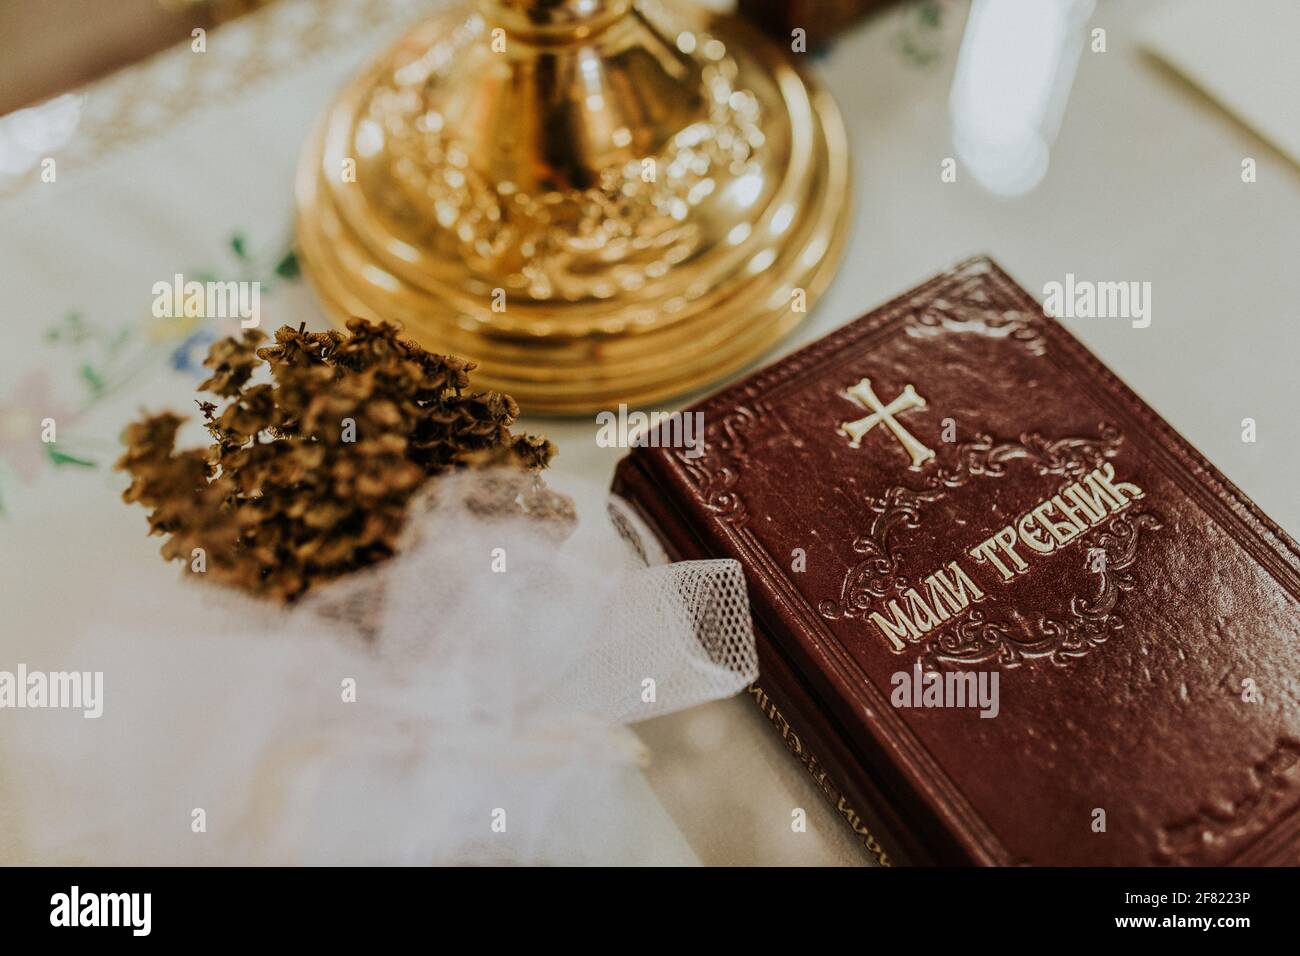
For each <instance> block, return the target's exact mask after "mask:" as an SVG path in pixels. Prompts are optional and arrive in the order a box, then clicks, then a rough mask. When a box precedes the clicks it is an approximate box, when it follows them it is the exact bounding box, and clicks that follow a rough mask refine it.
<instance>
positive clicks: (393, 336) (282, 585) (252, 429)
mask: <svg viewBox="0 0 1300 956" xmlns="http://www.w3.org/2000/svg"><path fill="white" fill-rule="evenodd" d="M348 331H349V332H350V333H351V334H349V335H343V334H342V333H340V332H336V331H329V332H307V331H304V329H303V328H297V329H294V328H290V327H289V326H284V327H282V328H281V329H280V330H279V331H278V332H276V334H275V344H274V345H272V346H268V347H265V348H259V345H260V343H261V342H262V341H263V340H264V339H265V336H264V335H263V334H262V333H261V332H258V331H256V330H253V329H249V330H246V331H245V332H244V334H243V337H242V338H228V339H223V340H221V341H218V342H216V343H214V344H213V345H212V348H211V350H210V352H209V354H208V358H207V360H206V362H205V363H204V364H205V365H206V366H207V367H208V368H210V369H211V370H212V374H211V376H210V377H209V378H208V380H207V381H205V382H203V383H202V384H201V385H200V386H199V388H200V389H201V390H203V391H207V392H211V393H213V394H214V395H216V396H218V397H219V398H220V399H223V400H225V402H224V407H223V406H219V405H218V404H216V403H214V402H209V401H201V402H199V403H198V405H199V408H200V409H201V410H202V412H203V416H204V418H205V419H206V420H207V424H206V427H207V430H208V432H209V433H210V434H211V435H212V438H213V444H212V445H211V446H210V447H209V448H207V449H188V450H183V451H178V450H176V449H175V447H174V446H175V441H176V431H177V429H178V428H179V427H180V425H181V424H182V418H181V417H180V416H179V415H175V414H172V413H169V412H168V413H163V414H160V415H154V416H151V417H148V418H146V419H144V420H143V421H139V422H136V423H134V424H132V425H130V426H128V427H127V429H126V432H125V433H124V435H123V441H124V442H125V444H126V446H127V451H126V454H125V455H123V456H122V458H121V460H120V461H119V462H118V463H117V467H118V468H119V469H121V470H124V471H126V472H128V473H129V474H130V475H131V477H132V479H133V480H132V482H131V485H130V487H129V488H127V490H126V491H125V492H124V494H123V498H124V499H125V500H126V501H127V502H140V503H141V504H143V505H145V506H146V507H148V508H151V509H152V511H151V512H150V514H149V527H150V533H151V534H162V535H167V536H168V537H167V541H166V543H165V544H164V545H163V547H162V554H163V557H165V558H168V559H176V560H183V561H193V560H195V556H196V554H198V553H201V555H202V559H203V561H204V563H205V565H206V573H207V574H208V575H209V576H210V577H212V578H213V579H215V580H217V581H220V582H223V583H226V584H232V585H235V586H237V587H239V588H242V589H244V590H247V591H251V592H254V593H256V594H260V595H264V596H270V597H275V598H278V599H280V600H283V601H293V600H295V599H297V598H298V597H300V596H301V595H302V594H304V593H305V592H306V591H307V590H308V589H309V588H312V587H315V586H317V585H319V584H322V583H324V582H327V581H329V580H332V579H334V578H337V577H339V576H340V575H344V574H347V573H349V572H351V571H355V570H358V569H360V568H364V567H367V566H369V565H373V564H375V563H376V562H378V561H382V560H384V559H385V558H387V557H389V556H391V555H392V554H393V553H394V551H395V547H396V544H397V541H398V537H399V533H400V531H401V529H402V525H403V522H404V519H405V516H406V508H407V503H408V501H409V500H410V499H411V496H412V495H413V494H414V493H415V492H416V491H417V490H418V489H419V488H420V487H421V486H422V485H423V484H424V483H425V482H426V481H427V480H428V479H429V478H430V477H432V476H434V475H437V474H439V473H441V472H444V471H447V470H448V469H451V468H458V467H480V466H485V465H492V466H501V465H507V466H512V467H513V468H515V469H517V470H519V471H522V472H536V471H537V470H539V469H541V468H544V467H545V466H546V465H547V463H548V462H549V461H550V459H551V457H552V456H553V455H554V454H555V446H554V445H552V444H551V443H550V442H549V441H547V440H546V439H544V438H537V437H534V436H530V435H514V434H511V432H510V425H512V424H513V423H514V421H515V419H516V418H517V417H518V415H519V407H518V406H517V405H516V404H515V402H514V400H513V399H512V398H510V397H509V396H508V395H502V394H500V393H498V392H472V391H469V372H470V371H472V370H473V369H474V367H475V366H474V363H473V362H468V361H465V360H463V359H458V358H454V357H452V356H445V355H434V354H432V353H430V352H427V351H425V350H424V349H423V348H421V347H420V346H419V345H417V344H416V343H414V342H412V341H410V340H408V339H403V338H400V337H399V335H398V331H397V329H396V328H395V327H394V326H392V325H389V324H388V323H378V324H375V323H371V322H367V321H365V320H364V319H353V320H352V321H350V322H349V323H348ZM263 364H265V366H267V367H268V371H269V379H270V380H269V381H268V382H261V383H258V384H251V383H252V382H253V379H254V376H255V373H256V372H257V371H258V370H259V368H261V367H262V366H263ZM544 494H545V495H546V496H551V497H549V498H548V500H551V501H552V503H554V502H558V501H563V496H555V495H553V493H549V492H545V493H544ZM497 497H498V498H500V496H499V495H498V496H497ZM495 504H496V507H498V508H500V507H519V508H521V509H523V508H524V507H525V501H524V498H523V497H522V496H519V497H517V499H512V500H510V501H497V502H496V503H495ZM557 508H558V510H559V511H564V510H565V507H564V505H563V504H559V505H557ZM570 514H571V512H570ZM195 549H202V551H201V552H196V550H195Z"/></svg>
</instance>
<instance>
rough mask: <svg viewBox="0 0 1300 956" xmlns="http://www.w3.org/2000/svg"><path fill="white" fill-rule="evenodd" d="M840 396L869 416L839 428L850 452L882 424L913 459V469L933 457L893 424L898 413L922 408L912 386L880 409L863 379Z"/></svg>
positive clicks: (919, 397)
mask: <svg viewBox="0 0 1300 956" xmlns="http://www.w3.org/2000/svg"><path fill="white" fill-rule="evenodd" d="M843 395H844V397H845V398H847V399H848V400H849V401H851V402H853V403H854V404H856V405H861V406H862V407H863V408H865V409H867V410H868V411H870V412H871V414H870V415H868V416H867V417H866V418H859V419H858V420H857V421H855V422H844V423H843V424H842V425H840V434H842V435H847V436H848V438H849V447H850V448H857V447H858V446H859V445H860V444H861V443H862V436H863V435H865V434H866V433H867V432H869V431H871V429H873V428H875V427H876V426H877V425H879V424H880V423H881V422H884V423H885V427H886V428H888V429H889V430H890V431H891V432H893V433H894V437H895V438H897V439H898V441H899V444H901V445H902V446H903V448H905V449H906V450H907V453H908V454H909V455H911V456H912V467H913V468H919V467H921V466H922V465H923V464H925V463H926V462H927V461H929V460H930V459H931V458H933V457H934V452H933V451H931V450H930V449H929V448H926V447H925V446H924V445H922V444H921V443H920V442H919V441H917V440H916V438H915V437H914V436H913V435H912V433H911V432H909V431H908V430H907V429H906V428H904V427H903V426H902V425H900V424H898V422H897V421H895V420H894V416H895V415H897V414H899V413H900V412H905V411H908V410H909V409H912V408H925V399H924V398H922V397H921V396H920V395H918V394H916V389H914V388H913V387H912V386H911V385H907V386H904V388H903V391H902V393H900V394H899V396H898V397H897V398H896V399H894V400H893V401H892V402H890V403H889V405H888V406H886V405H882V404H881V402H880V399H878V398H876V393H875V392H873V391H872V390H871V379H869V378H864V379H862V380H861V381H860V382H858V384H856V385H854V386H853V387H852V388H849V389H846V390H845V391H844V392H843Z"/></svg>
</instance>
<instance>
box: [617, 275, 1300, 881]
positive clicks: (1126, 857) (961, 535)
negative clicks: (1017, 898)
mask: <svg viewBox="0 0 1300 956" xmlns="http://www.w3.org/2000/svg"><path fill="white" fill-rule="evenodd" d="M1135 334H1140V333H1135ZM690 411H691V412H699V413H701V414H702V415H703V425H704V434H705V447H704V449H703V453H702V454H701V453H700V449H699V448H698V447H697V448H670V447H638V448H636V449H634V450H633V451H632V453H631V454H630V455H629V456H628V457H627V458H626V459H624V460H623V461H622V462H621V463H620V465H619V468H618V471H617V475H616V478H615V490H616V492H617V493H619V494H620V495H622V496H623V497H624V498H625V499H627V501H628V502H629V503H630V504H631V505H632V507H633V509H634V511H636V512H637V513H638V515H639V516H640V517H641V518H642V519H643V520H644V521H645V522H646V523H647V525H648V526H649V527H650V529H651V530H652V531H653V532H654V533H655V534H656V535H657V536H658V537H659V538H660V540H661V541H662V542H663V544H664V545H665V549H666V550H667V551H668V553H669V554H670V555H672V556H673V557H676V558H699V557H732V558H735V559H737V560H738V561H740V562H741V564H742V566H743V567H744V569H745V572H746V577H747V581H748V585H749V597H750V603H751V608H752V613H753V617H754V622H755V625H756V630H757V631H758V633H759V641H760V671H761V672H760V676H759V679H758V681H757V683H756V684H755V686H754V687H753V688H751V691H750V693H751V696H752V697H753V698H754V700H755V701H756V703H758V704H759V706H760V707H762V708H763V710H764V712H765V713H767V714H768V716H769V717H770V718H771V719H772V721H773V723H774V724H775V725H776V727H777V729H778V730H779V732H780V733H781V734H782V736H783V737H784V739H785V740H786V743H787V744H788V745H789V747H790V749H791V750H792V751H793V752H794V754H795V756H796V757H797V758H798V759H800V760H801V761H802V762H803V763H804V765H805V766H806V767H807V768H808V769H809V772H810V773H812V774H813V776H814V778H815V779H816V781H817V783H818V785H819V787H820V788H821V789H822V790H823V792H825V793H826V795H827V796H828V797H829V799H830V800H831V801H832V803H833V804H834V805H835V806H836V808H837V809H838V810H839V812H840V813H841V815H843V816H844V818H845V820H846V821H847V822H848V823H849V824H850V825H851V826H853V828H854V829H855V830H856V831H857V832H858V834H859V835H860V836H861V838H862V840H863V842H864V843H865V844H866V845H867V846H868V848H869V849H871V850H872V852H874V853H876V854H877V856H880V857H882V858H883V859H884V861H885V862H912V863H962V864H1021V863H1025V864H1052V865H1054V864H1098V865H1110V864H1137V865H1143V864H1277V863H1290V864H1295V863H1300V702H1298V695H1300V552H1298V551H1297V546H1296V543H1295V542H1294V541H1292V540H1291V539H1290V538H1289V537H1288V536H1287V535H1286V534H1285V533H1283V532H1282V531H1281V530H1280V529H1279V528H1278V527H1277V526H1276V525H1274V524H1273V523H1272V522H1271V521H1270V520H1269V519H1268V518H1267V517H1266V516H1265V515H1263V514H1262V513H1261V512H1260V511H1259V509H1258V508H1257V507H1256V506H1255V505H1253V504H1252V503H1251V502H1250V501H1249V500H1248V499H1247V498H1246V497H1245V496H1244V495H1243V494H1242V493H1241V492H1240V491H1238V490H1237V489H1236V488H1235V487H1234V486H1233V485H1231V484H1230V483H1229V482H1228V481H1227V480H1226V479H1225V478H1224V477H1223V476H1222V475H1221V474H1220V473H1219V472H1218V471H1217V470H1216V469H1215V468H1214V467H1213V466H1212V465H1210V464H1209V463H1208V462H1207V461H1206V460H1205V459H1204V458H1202V457H1201V455H1200V454H1199V453H1197V451H1196V450H1195V449H1193V448H1192V447H1191V446H1190V445H1189V444H1188V443H1187V442H1186V441H1185V440H1184V439H1183V438H1181V437H1180V436H1179V435H1178V434H1177V433H1175V432H1174V430H1173V429H1172V428H1170V427H1169V425H1168V424H1166V423H1165V422H1164V421H1163V420H1162V419H1161V418H1160V417H1159V416H1158V415H1157V414H1156V413H1155V412H1154V411H1152V409H1151V408H1149V407H1148V406H1147V405H1146V404H1145V403H1143V402H1142V400H1141V399H1139V398H1138V397H1137V396H1136V395H1135V394H1133V392H1131V391H1130V390H1129V389H1128V388H1127V387H1125V385H1124V384H1123V383H1122V382H1120V381H1119V380H1118V379H1117V378H1116V377H1115V376H1114V375H1113V374H1112V373H1111V372H1109V371H1108V370H1107V369H1106V368H1105V367H1104V366H1102V364H1101V363H1100V362H1099V361H1098V360H1097V359H1096V358H1095V357H1094V356H1093V355H1091V354H1090V353H1089V352H1088V351H1087V350H1086V349H1085V348H1084V347H1083V346H1082V345H1081V344H1080V343H1079V342H1078V341H1076V340H1075V339H1074V338H1073V337H1071V336H1070V335H1069V333H1067V332H1066V331H1065V329H1064V328H1062V327H1061V326H1060V325H1059V324H1057V323H1056V322H1055V321H1054V320H1052V319H1050V318H1047V317H1045V316H1044V314H1043V310H1042V309H1041V307H1040V306H1039V305H1038V303H1037V302H1036V301H1035V300H1034V299H1033V298H1032V297H1031V296H1030V295H1029V294H1027V293H1026V292H1025V291H1024V290H1022V289H1021V288H1019V287H1018V286H1017V285H1016V284H1015V283H1014V282H1012V281H1011V280H1010V279H1009V278H1008V277H1007V276H1006V275H1005V274H1004V273H1003V272H1002V271H1001V270H999V269H998V268H997V266H995V265H994V264H993V263H992V262H990V261H989V260H987V259H976V260H972V261H969V262H966V263H963V264H962V265H960V266H959V267H957V268H956V269H954V270H953V271H951V272H948V273H945V274H943V275H940V276H938V277H936V278H934V279H932V280H931V281H929V282H927V283H926V284H925V285H923V286H921V287H920V288H918V289H915V290H913V291H912V292H909V293H907V294H906V295H904V296H902V297H901V298H898V299H896V300H894V301H893V302H890V303H888V304H887V305H885V306H883V307H881V308H880V309H877V310H876V311H874V312H872V313H871V314H869V315H867V316H865V317H863V318H861V319H859V320H857V321H855V322H853V323H850V324H849V325H847V326H845V327H844V328H842V329H840V330H838V331H836V332H835V333H833V334H832V335H830V336H828V337H826V338H824V339H822V340H820V341H818V342H816V343H814V344H813V345H811V346H809V347H807V348H805V349H803V350H802V351H799V352H797V353H795V354H793V355H791V356H790V357H788V358H785V359H783V360H781V361H779V362H777V363H776V364H774V365H772V366H769V367H768V368H766V369H763V370H762V371H759V372H757V373H756V374H754V375H752V376H750V377H749V378H747V379H745V380H743V381H741V382H740V383H739V384H737V385H735V386H733V387H730V388H728V389H726V390H725V391H723V392H721V393H719V394H718V395H716V396H714V397H712V398H710V399H708V400H707V401H705V402H703V403H702V404H700V405H697V406H695V407H694V408H693V409H691V410H690ZM680 432H681V429H678V433H679V434H680ZM656 434H658V433H651V439H650V440H649V442H648V444H653V441H654V436H655V435H656ZM667 437H668V438H671V437H672V435H671V432H670V433H669V434H668V436H667Z"/></svg>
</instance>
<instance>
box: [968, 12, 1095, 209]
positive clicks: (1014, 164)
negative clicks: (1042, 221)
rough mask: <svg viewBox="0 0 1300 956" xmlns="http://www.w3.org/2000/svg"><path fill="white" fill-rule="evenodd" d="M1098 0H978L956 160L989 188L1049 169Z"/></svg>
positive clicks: (1010, 187) (1022, 187)
mask: <svg viewBox="0 0 1300 956" xmlns="http://www.w3.org/2000/svg"><path fill="white" fill-rule="evenodd" d="M1093 7H1094V0H975V2H974V4H973V5H972V6H971V12H970V19H969V20H968V21H967V22H966V34H965V36H964V37H963V39H962V44H961V54H960V55H959V57H958V60H957V73H956V75H955V76H954V77H953V83H952V94H951V97H950V99H949V108H950V110H951V113H952V128H953V145H954V147H955V149H956V151H957V159H958V162H959V163H960V166H961V168H962V169H965V170H966V171H968V172H969V173H970V175H971V176H973V177H974V178H975V180H976V181H977V182H979V183H980V185H982V186H984V188H986V189H988V190H989V191H990V192H994V193H997V194H999V195H1004V196H1018V195H1022V194H1024V193H1027V192H1029V190H1031V189H1033V188H1034V187H1035V186H1037V185H1038V183H1039V182H1040V181H1041V180H1042V178H1043V176H1044V175H1046V173H1047V163H1048V156H1049V153H1050V151H1051V146H1052V142H1053V141H1054V140H1055V139H1056V132H1057V130H1058V129H1059V127H1060V124H1061V114H1062V112H1063V111H1064V109H1065V102H1066V100H1067V99H1068V98H1069V95H1070V85H1071V84H1072V83H1073V82H1074V70H1075V67H1076V66H1077V65H1078V62H1079V54H1080V52H1081V50H1082V47H1083V42H1084V28H1085V26H1086V25H1087V22H1088V18H1089V17H1090V16H1091V15H1092V11H1093Z"/></svg>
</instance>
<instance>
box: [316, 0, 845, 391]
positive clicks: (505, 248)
mask: <svg viewBox="0 0 1300 956" xmlns="http://www.w3.org/2000/svg"><path fill="white" fill-rule="evenodd" d="M793 59H794V57H793V56H791V55H789V54H786V53H785V51H783V50H781V49H780V48H778V47H777V46H775V45H774V44H773V43H772V42H771V41H769V40H767V39H766V38H765V37H763V36H761V35H760V34H759V33H757V31H754V30H752V29H751V28H749V27H748V26H747V25H745V24H744V23H743V22H741V21H739V20H737V19H735V18H730V17H718V16H716V15H711V14H708V13H707V12H705V11H701V10H697V9H694V8H690V7H683V6H680V5H678V4H676V3H669V2H660V0H636V2H633V0H480V2H479V3H478V4H477V6H476V7H474V8H471V9H467V10H463V11H459V12H455V13H448V14H444V15H441V16H438V17H435V18H433V19H431V20H429V21H427V22H425V23H423V24H421V25H420V26H418V27H416V28H415V29H414V30H412V31H411V32H410V33H408V34H407V35H406V36H405V37H403V38H402V39H401V41H399V42H398V43H397V44H396V45H395V46H394V47H393V48H392V49H390V50H389V51H388V52H386V53H385V54H383V56H381V57H380V58H379V59H378V60H377V61H376V62H375V63H374V64H373V65H372V66H371V67H370V68H369V69H367V70H366V71H365V72H363V73H362V74H361V75H360V76H359V77H357V78H356V79H355V80H354V81H353V82H352V83H350V85H349V86H348V87H347V88H346V89H345V90H344V91H343V92H342V94H341V95H340V96H339V98H338V99H337V100H336V101H335V103H334V104H333V105H332V106H331V107H330V108H329V110H328V111H327V113H326V115H325V116H324V118H323V120H322V121H321V123H320V125H319V127H318V129H317V131H316V133H315V134H314V135H313V137H312V138H311V139H310V140H309V142H308V143H307V145H306V148H305V150H304V153H303V158H302V162H301V166H300V169H299V174H298V184H297V189H298V248H299V251H300V253H301V256H302V258H303V263H304V266H305V268H306V271H307V274H308V275H309V277H310V278H311V280H312V282H313V283H314V285H315V288H316V290H317V291H318V293H319V295H320V297H321V299H322V301H323V302H324V304H325V306H326V308H327V309H328V311H329V312H330V314H331V315H332V316H333V317H334V318H335V319H336V320H339V321H342V320H344V319H346V318H347V317H349V316H362V317H364V318H368V319H372V320H373V319H388V320H390V321H398V322H400V323H401V324H402V325H403V326H404V327H405V328H406V330H407V332H408V333H409V334H410V335H411V336H412V337H413V338H415V339H417V340H418V341H419V342H420V343H421V344H422V345H424V346H426V347H427V348H430V349H433V350H435V351H439V352H450V353H454V354H457V355H461V356H464V357H467V358H472V359H474V360H476V361H478V362H479V363H480V364H481V369H480V373H478V374H477V375H476V378H477V379H478V380H479V381H481V382H483V383H484V384H485V385H487V386H489V387H492V388H496V389H500V390H502V391H506V392H509V393H510V394H511V395H513V396H515V397H516V398H517V399H518V400H519V401H520V403H521V404H522V405H523V407H524V408H525V409H526V410H528V411H534V412H550V413H566V414H577V413H588V412H591V411H594V410H598V409H602V408H610V407H614V406H617V404H618V403H620V402H627V403H629V404H632V405H636V404H645V403H649V402H653V401H655V400H658V399H662V398H665V397H667V396H670V395H674V394H679V393H682V392H686V391H689V390H691V389H694V388H697V387H700V386H703V385H705V384H707V383H709V382H711V381H714V380H716V379H718V378H720V377H722V376H724V375H727V374H729V373H731V372H734V371H736V370H738V369H739V368H741V367H742V366H744V365H745V364H746V363H748V362H749V361H751V360H752V359H754V358H755V357H757V356H758V355H759V354H760V353H762V352H763V351H764V350H766V349H767V348H769V347H770V346H771V345H772V344H774V343H775V342H776V341H777V340H778V339H780V338H781V337H782V336H784V335H785V334H786V333H788V332H789V331H790V330H791V329H792V328H794V326H795V325H796V324H798V322H799V321H800V320H801V319H802V318H803V317H804V314H805V313H806V310H807V309H808V308H809V307H810V306H811V304H812V302H813V301H814V300H815V299H816V298H817V297H818V295H819V294H820V293H821V292H822V290H823V289H824V288H825V286H826V285H827V283H828V282H829V281H830V278H831V276H832V274H833V272H834V270H835V267H836V264H837V262H838V259H839V256H840V253H841V251H842V247H843V239H844V234H845V231H846V225H847V222H848V218H849V215H848V205H849V202H848V199H849V196H848V193H849V182H848V155H847V152H848V150H847V144H846V139H845V135H844V129H843V123H842V121H841V119H840V116H839V113H838V111H837V109H836V108H835V105H834V103H833V102H832V101H831V99H830V97H829V95H828V94H826V93H825V92H823V91H820V90H818V89H817V88H816V87H815V86H814V85H813V84H812V82H811V81H810V80H809V78H808V77H806V76H805V75H804V74H803V73H802V72H801V71H800V70H799V69H798V68H796V66H795V65H794V63H793Z"/></svg>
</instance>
